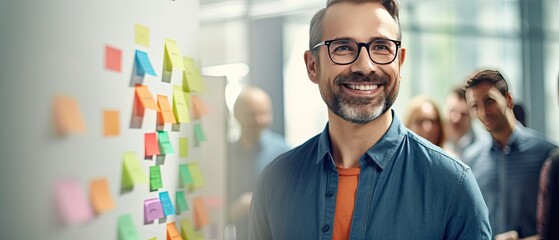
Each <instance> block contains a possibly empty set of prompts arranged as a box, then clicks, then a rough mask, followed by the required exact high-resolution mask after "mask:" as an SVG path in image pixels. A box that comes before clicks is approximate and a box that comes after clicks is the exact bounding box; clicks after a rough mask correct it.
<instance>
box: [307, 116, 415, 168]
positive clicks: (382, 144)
mask: <svg viewBox="0 0 559 240" xmlns="http://www.w3.org/2000/svg"><path fill="white" fill-rule="evenodd" d="M390 113H391V114H392V124H390V127H389V128H388V130H387V131H386V133H384V135H383V136H382V137H381V138H380V139H379V141H378V142H377V143H376V144H375V145H373V146H371V147H370V148H369V150H367V152H366V153H365V154H367V155H368V156H369V159H371V160H372V161H373V162H374V163H376V164H377V165H378V166H379V167H380V168H381V169H384V168H385V167H386V166H387V165H388V164H389V163H390V161H391V160H392V157H393V156H394V154H395V153H396V150H397V149H398V146H399V145H400V143H401V142H402V140H403V138H404V135H405V134H406V129H405V127H404V125H403V124H402V123H401V122H400V119H398V117H397V116H396V114H395V113H394V110H392V109H391V110H390ZM328 125H329V124H328V123H327V124H326V127H325V128H324V131H322V133H321V134H320V136H319V138H318V155H317V159H316V163H317V164H319V163H320V162H322V161H323V160H324V159H325V158H326V157H327V156H331V155H332V150H331V148H330V136H329V135H328ZM330 159H332V158H330ZM332 161H333V160H332ZM361 164H363V163H361ZM334 166H335V165H334Z"/></svg>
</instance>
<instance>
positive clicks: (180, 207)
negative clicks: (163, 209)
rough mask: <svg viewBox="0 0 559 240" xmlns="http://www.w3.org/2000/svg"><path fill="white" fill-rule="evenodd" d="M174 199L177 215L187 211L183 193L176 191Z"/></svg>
mask: <svg viewBox="0 0 559 240" xmlns="http://www.w3.org/2000/svg"><path fill="white" fill-rule="evenodd" d="M175 199H176V200H175V204H176V205H177V212H178V213H181V212H185V211H188V203H187V202H186V199H185V197H184V192H183V191H177V195H176V197H175Z"/></svg>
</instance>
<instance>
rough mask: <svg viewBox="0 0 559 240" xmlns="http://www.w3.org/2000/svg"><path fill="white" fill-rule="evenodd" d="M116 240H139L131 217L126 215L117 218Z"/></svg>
mask: <svg viewBox="0 0 559 240" xmlns="http://www.w3.org/2000/svg"><path fill="white" fill-rule="evenodd" d="M118 240H140V235H138V232H137V231H136V227H135V226H134V221H132V215H130V214H126V215H122V216H120V217H119V218H118Z"/></svg>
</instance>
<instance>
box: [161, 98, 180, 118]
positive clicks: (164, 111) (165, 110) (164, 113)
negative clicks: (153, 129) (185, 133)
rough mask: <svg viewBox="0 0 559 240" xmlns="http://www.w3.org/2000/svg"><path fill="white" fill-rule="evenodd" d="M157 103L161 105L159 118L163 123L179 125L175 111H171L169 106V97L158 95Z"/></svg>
mask: <svg viewBox="0 0 559 240" xmlns="http://www.w3.org/2000/svg"><path fill="white" fill-rule="evenodd" d="M157 103H158V105H159V109H160V112H159V117H160V118H161V120H162V123H177V120H176V119H175V115H174V114H173V110H171V105H169V99H167V96H163V95H157Z"/></svg>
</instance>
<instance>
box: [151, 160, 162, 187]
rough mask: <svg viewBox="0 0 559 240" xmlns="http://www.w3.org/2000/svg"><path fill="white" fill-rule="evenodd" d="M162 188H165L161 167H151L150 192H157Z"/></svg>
mask: <svg viewBox="0 0 559 240" xmlns="http://www.w3.org/2000/svg"><path fill="white" fill-rule="evenodd" d="M160 188H163V182H162V181H161V169H160V167H159V166H150V167H149V190H150V191H155V190H157V189H160Z"/></svg>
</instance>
